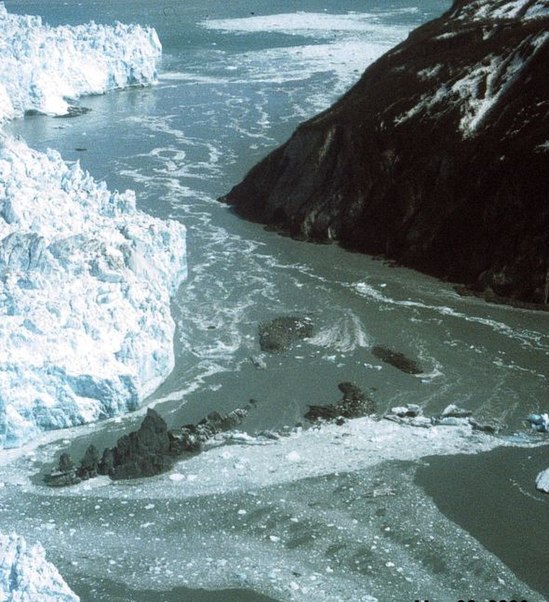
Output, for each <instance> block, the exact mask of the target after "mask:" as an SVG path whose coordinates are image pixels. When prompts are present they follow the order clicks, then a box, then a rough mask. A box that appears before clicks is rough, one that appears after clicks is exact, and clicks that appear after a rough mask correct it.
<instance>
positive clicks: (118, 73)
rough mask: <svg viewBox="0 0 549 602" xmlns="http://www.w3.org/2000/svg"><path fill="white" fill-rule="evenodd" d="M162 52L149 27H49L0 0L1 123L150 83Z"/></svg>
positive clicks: (59, 112) (66, 108)
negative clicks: (11, 10)
mask: <svg viewBox="0 0 549 602" xmlns="http://www.w3.org/2000/svg"><path fill="white" fill-rule="evenodd" d="M161 54H162V46H161V44H160V40H159V39H158V35H157V33H156V31H155V30H154V29H153V28H150V27H141V26H140V25H125V24H122V23H116V24H115V25H114V26H107V25H98V24H96V23H94V22H93V21H92V22H90V23H87V24H84V25H77V26H71V27H69V26H59V27H50V26H49V25H47V24H45V23H43V22H42V19H41V18H40V17H38V16H28V15H14V14H9V13H8V12H7V10H6V8H5V6H4V3H2V2H0V123H2V122H5V121H6V120H8V119H13V118H15V117H20V116H21V115H23V114H24V113H25V112H28V111H35V112H39V113H44V114H47V115H63V114H66V113H68V112H69V109H70V106H71V102H74V100H75V99H77V98H78V97H79V96H82V95H84V94H102V93H104V92H107V91H108V90H113V89H116V88H123V87H126V86H133V85H147V84H150V83H151V82H153V81H154V80H155V78H156V74H157V63H158V61H159V59H160V57H161Z"/></svg>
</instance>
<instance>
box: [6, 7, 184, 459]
mask: <svg viewBox="0 0 549 602" xmlns="http://www.w3.org/2000/svg"><path fill="white" fill-rule="evenodd" d="M161 51H162V48H161V45H160V41H159V39H158V36H157V34H156V32H155V30H154V29H150V28H143V27H140V26H139V25H123V24H121V23H118V24H116V25H115V26H113V27H109V26H103V25H97V24H95V23H93V22H91V23H88V24H86V25H79V26H75V27H68V26H60V27H50V26H48V25H45V24H43V23H42V20H41V18H40V17H33V16H19V15H11V14H8V13H7V11H6V9H5V7H4V4H3V3H1V2H0V124H1V123H2V122H3V121H4V122H5V121H6V120H7V119H12V118H15V117H20V116H22V115H23V114H24V113H25V112H27V111H38V112H41V113H46V114H64V113H66V112H67V111H68V110H69V107H70V102H71V101H72V100H73V99H75V98H77V97H78V96H80V95H82V94H95V93H103V92H105V91H107V90H110V89H113V88H119V87H124V86H129V85H136V84H148V83H151V82H152V81H153V80H154V78H155V76H156V64H157V61H158V59H159V58H160V56H161ZM185 253H186V249H185V228H184V226H183V225H181V224H179V223H177V222H174V221H162V220H158V219H154V218H152V217H149V216H148V215H146V214H144V213H142V212H140V211H137V210H136V204H135V195H134V193H133V192H131V191H126V192H124V193H118V192H110V191H109V190H108V189H107V187H106V185H105V184H103V183H98V182H96V181H95V180H94V179H93V178H92V176H90V175H89V174H87V173H86V172H85V171H83V170H82V169H81V168H80V166H79V164H78V163H76V164H73V165H70V166H69V165H67V164H66V163H65V162H64V161H63V160H62V159H61V157H60V155H59V154H58V153H57V152H55V151H48V152H47V153H39V152H35V151H33V150H31V149H29V148H28V147H27V146H26V144H25V143H24V142H22V141H18V140H14V139H12V138H9V137H6V136H2V134H1V133H0V449H1V448H4V447H14V446H18V445H20V444H22V443H24V442H26V441H28V440H29V439H31V438H32V437H34V436H35V435H36V434H38V433H39V432H41V431H44V430H50V429H54V428H63V427H68V426H74V425H78V424H83V423H86V422H91V421H95V420H98V419H101V418H105V417H109V416H113V415H117V414H119V413H122V412H125V411H129V410H132V409H134V408H136V407H137V406H138V405H139V403H140V402H141V401H142V400H143V398H144V397H146V396H147V395H149V394H150V393H152V391H153V390H154V389H155V388H156V387H157V386H158V385H159V384H160V383H161V382H162V380H164V379H165V378H166V376H167V375H168V374H169V372H170V371H171V369H172V368H173V363H174V355H173V343H172V340H173V334H174V330H175V325H174V322H173V319H172V317H171V314H170V298H171V296H172V295H173V294H174V293H175V291H176V290H177V287H178V286H179V284H180V283H181V281H182V280H183V279H184V278H185V276H186V254H185Z"/></svg>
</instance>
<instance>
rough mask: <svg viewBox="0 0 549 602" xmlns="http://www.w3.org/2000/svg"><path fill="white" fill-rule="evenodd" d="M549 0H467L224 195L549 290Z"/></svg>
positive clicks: (310, 234)
mask: <svg viewBox="0 0 549 602" xmlns="http://www.w3.org/2000/svg"><path fill="white" fill-rule="evenodd" d="M548 29H549V6H548V5H547V2H546V1H545V0H531V1H529V2H518V1H514V2H512V1H507V2H494V1H493V0H474V1H473V0H455V1H454V2H453V4H452V7H451V8H450V9H449V10H448V11H447V12H446V13H445V14H444V15H442V16H441V17H440V18H438V19H436V20H434V21H432V22H430V23H427V24H425V25H423V26H421V27H419V28H418V29H416V30H415V31H413V32H412V33H411V34H410V35H409V36H408V38H407V39H406V40H405V41H404V42H403V43H401V44H400V45H398V46H397V47H395V48H394V49H392V50H390V51H389V52H388V53H386V54H385V55H384V56H383V57H381V58H380V59H379V60H377V61H376V62H375V63H373V64H372V65H370V66H369V67H368V69H367V70H366V71H365V73H364V75H363V76H362V78H361V79H360V80H359V81H358V83H357V84H356V85H355V86H354V87H353V88H352V89H351V90H349V92H348V93H347V94H345V95H344V96H343V97H342V98H341V99H340V100H338V101H337V102H336V103H335V104H334V105H333V106H332V107H331V108H330V109H328V110H326V111H324V112H323V113H321V114H320V115H317V116H315V117H313V118H312V119H310V120H309V121H307V122H306V123H303V124H302V125H300V126H299V127H298V128H297V130H296V131H295V132H294V134H293V135H292V137H291V138H290V140H288V142H286V143H285V144H284V145H282V146H281V147H279V148H277V149H275V150H274V151H273V152H272V153H271V154H269V155H268V156H267V157H266V158H265V159H264V160H263V161H262V162H260V163H259V164H258V165H256V166H255V167H253V168H252V170H251V171H250V172H249V173H248V174H247V176H246V177H245V179H244V180H243V181H242V182H241V183H240V184H238V185H237V186H235V187H234V188H233V189H232V190H231V191H230V192H229V193H228V194H227V195H226V196H224V197H223V198H222V199H221V200H222V201H224V202H226V203H229V204H230V205H232V206H233V207H234V209H235V211H236V212H237V213H238V214H239V215H241V216H243V217H245V218H248V219H251V220H254V221H257V222H260V223H263V224H270V225H274V226H275V227H276V229H278V230H283V231H285V232H287V233H289V234H291V235H292V236H294V237H296V238H305V239H307V240H311V241H317V240H336V241H339V242H340V243H341V244H342V245H344V246H345V247H347V248H351V249H353V250H358V251H362V252H365V253H369V254H372V255H384V256H385V257H387V258H390V259H394V260H396V261H398V262H399V263H401V264H403V265H406V266H409V267H413V268H415V269H419V270H421V271H424V272H427V273H430V274H432V275H435V276H438V277H440V278H443V279H447V280H451V281H453V282H460V283H463V284H466V285H468V286H470V287H473V288H475V289H478V290H479V291H485V292H486V293H490V294H494V295H496V296H501V297H507V298H511V299H515V300H523V301H529V302H534V303H538V304H542V305H547V304H548V302H549V273H548V270H547V248H548V245H549V204H548V203H547V198H549V179H548V178H547V173H549V113H548V112H547V98H549V83H548V82H549V78H547V73H548V72H549V52H547V40H548V39H547V31H548Z"/></svg>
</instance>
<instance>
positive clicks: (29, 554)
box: [0, 533, 80, 602]
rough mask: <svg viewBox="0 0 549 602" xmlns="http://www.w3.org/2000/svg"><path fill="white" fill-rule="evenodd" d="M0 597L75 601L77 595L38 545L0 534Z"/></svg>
mask: <svg viewBox="0 0 549 602" xmlns="http://www.w3.org/2000/svg"><path fill="white" fill-rule="evenodd" d="M0 600H3V601H5V602H78V601H79V600H80V598H79V597H78V596H77V595H76V594H75V593H73V592H72V591H71V590H70V588H69V586H68V585H67V584H66V583H65V581H64V580H63V578H62V577H61V575H60V574H59V572H58V571H57V569H56V568H55V567H54V566H53V564H51V563H50V562H48V561H47V560H46V555H45V552H44V548H43V547H42V546H41V545H40V544H34V545H28V544H27V542H26V541H25V540H24V539H23V538H22V537H18V536H17V535H15V534H12V535H3V534H2V533H0Z"/></svg>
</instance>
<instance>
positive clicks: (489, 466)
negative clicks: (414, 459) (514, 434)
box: [417, 447, 549, 598]
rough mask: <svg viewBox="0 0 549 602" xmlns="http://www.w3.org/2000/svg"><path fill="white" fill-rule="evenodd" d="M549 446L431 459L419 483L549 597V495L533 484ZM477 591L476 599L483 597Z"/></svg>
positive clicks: (548, 458)
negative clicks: (548, 532) (545, 534)
mask: <svg viewBox="0 0 549 602" xmlns="http://www.w3.org/2000/svg"><path fill="white" fill-rule="evenodd" d="M548 463H549V454H548V453H547V448H546V447H542V448H537V449H528V450H524V449H497V450H494V451H493V452H489V453H487V454H480V455H477V456H453V457H450V458H444V459H442V458H426V465H424V466H422V467H421V468H420V469H419V470H418V473H417V482H418V484H420V485H422V486H423V487H424V488H425V491H426V492H427V493H428V494H429V495H430V496H431V497H432V498H433V500H434V501H435V503H436V504H437V506H438V507H439V508H440V509H441V510H442V511H443V512H444V513H445V514H446V515H447V516H449V517H450V518H451V519H452V520H453V521H455V522H456V523H457V524H459V525H461V526H462V527H464V528H465V529H467V531H469V532H470V533H471V534H472V535H473V536H474V537H476V538H477V539H478V540H479V541H480V542H482V544H483V545H485V546H486V547H487V548H488V549H489V550H491V551H492V552H494V553H495V554H497V555H498V556H499V557H500V558H502V559H503V560H504V562H506V563H508V564H509V566H510V567H511V568H512V569H513V570H514V571H515V573H516V574H517V575H518V576H519V577H521V578H522V579H524V580H525V581H526V582H528V583H530V584H532V586H533V587H535V588H536V589H537V590H538V591H540V592H542V593H543V595H544V596H545V597H546V598H549V574H548V572H547V567H548V566H549V547H548V546H547V542H546V541H545V538H544V537H543V529H545V528H546V527H547V521H548V518H547V516H548V514H549V497H548V496H547V495H546V494H544V493H542V492H540V491H536V490H533V489H532V483H533V482H534V481H535V479H536V476H537V475H538V473H540V472H541V471H542V470H545V468H546V467H547V464H548ZM480 593H481V592H478V593H477V594H476V595H479V594H480Z"/></svg>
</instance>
